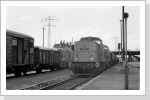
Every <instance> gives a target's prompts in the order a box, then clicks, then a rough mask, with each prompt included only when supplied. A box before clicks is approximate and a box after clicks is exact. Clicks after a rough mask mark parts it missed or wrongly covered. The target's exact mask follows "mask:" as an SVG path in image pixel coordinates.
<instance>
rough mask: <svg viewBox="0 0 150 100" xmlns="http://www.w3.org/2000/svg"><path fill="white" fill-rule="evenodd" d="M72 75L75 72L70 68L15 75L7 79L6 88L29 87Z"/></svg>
mask: <svg viewBox="0 0 150 100" xmlns="http://www.w3.org/2000/svg"><path fill="white" fill-rule="evenodd" d="M70 75H73V73H72V72H71V71H69V70H68V69H66V70H59V71H53V72H46V73H41V74H34V75H29V76H23V77H15V78H11V79H7V80H6V89H7V90H16V89H21V88H25V87H28V86H30V85H34V84H37V83H41V82H44V81H49V80H57V79H59V78H64V77H67V76H70Z"/></svg>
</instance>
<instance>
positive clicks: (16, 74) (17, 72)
mask: <svg viewBox="0 0 150 100" xmlns="http://www.w3.org/2000/svg"><path fill="white" fill-rule="evenodd" d="M15 76H21V69H17V68H16V69H15Z"/></svg>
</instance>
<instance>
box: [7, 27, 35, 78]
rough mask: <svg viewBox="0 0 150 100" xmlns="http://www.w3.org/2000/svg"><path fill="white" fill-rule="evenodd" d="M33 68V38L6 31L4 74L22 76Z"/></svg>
mask: <svg viewBox="0 0 150 100" xmlns="http://www.w3.org/2000/svg"><path fill="white" fill-rule="evenodd" d="M32 69H35V66H34V38H33V37H31V36H29V35H25V34H22V33H19V32H14V31H10V30H6V73H15V75H16V76H19V75H21V73H22V72H23V73H24V75H25V74H26V73H27V70H32Z"/></svg>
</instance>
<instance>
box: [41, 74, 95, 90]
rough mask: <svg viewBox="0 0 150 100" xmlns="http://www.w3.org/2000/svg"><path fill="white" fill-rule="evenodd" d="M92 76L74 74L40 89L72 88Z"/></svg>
mask: <svg viewBox="0 0 150 100" xmlns="http://www.w3.org/2000/svg"><path fill="white" fill-rule="evenodd" d="M93 77H94V76H76V77H73V78H70V79H67V80H64V81H61V82H58V83H54V84H51V85H49V86H45V87H42V88H40V90H74V89H76V87H78V86H80V85H82V84H83V83H85V82H87V81H89V80H90V79H92V78H93Z"/></svg>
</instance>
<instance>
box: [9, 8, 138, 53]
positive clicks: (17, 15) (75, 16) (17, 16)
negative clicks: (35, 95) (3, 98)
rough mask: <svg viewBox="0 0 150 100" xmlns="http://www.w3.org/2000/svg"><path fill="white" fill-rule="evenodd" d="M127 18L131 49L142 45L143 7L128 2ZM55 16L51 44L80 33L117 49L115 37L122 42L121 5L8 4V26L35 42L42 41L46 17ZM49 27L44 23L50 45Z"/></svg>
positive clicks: (38, 43)
mask: <svg viewBox="0 0 150 100" xmlns="http://www.w3.org/2000/svg"><path fill="white" fill-rule="evenodd" d="M125 12H128V13H129V18H128V49H130V50H137V47H138V48H140V7H139V6H133V7H132V6H126V7H125ZM47 16H56V19H58V20H59V21H58V22H57V21H53V22H51V25H56V28H55V27H51V45H54V44H55V43H60V41H61V40H62V41H63V40H65V42H70V41H72V38H73V41H78V40H79V39H80V38H81V37H86V36H94V37H99V38H100V39H102V40H103V43H104V44H106V45H107V46H109V48H110V50H112V51H113V50H115V37H117V38H118V42H120V37H121V36H120V32H121V30H120V20H121V19H122V7H121V6H30V7H28V6H9V7H7V8H6V28H7V29H9V30H13V31H17V32H21V33H24V34H28V35H30V36H32V37H33V38H35V45H38V46H42V45H43V30H42V28H43V25H48V22H45V21H43V22H41V20H42V19H43V18H44V17H47ZM47 34H48V27H47V26H46V27H45V44H44V45H45V46H46V47H47Z"/></svg>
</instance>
